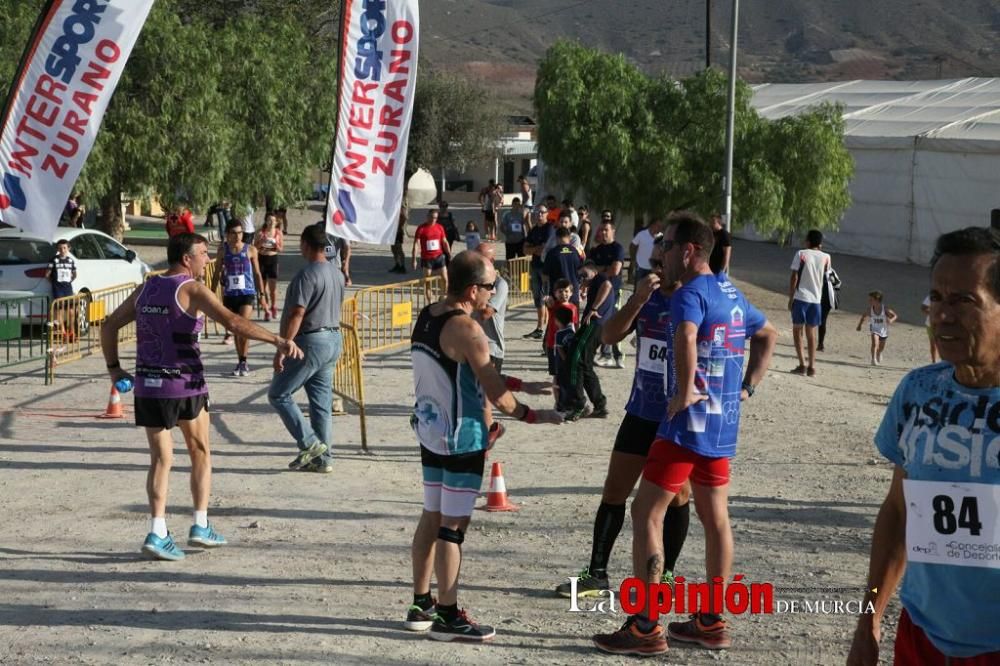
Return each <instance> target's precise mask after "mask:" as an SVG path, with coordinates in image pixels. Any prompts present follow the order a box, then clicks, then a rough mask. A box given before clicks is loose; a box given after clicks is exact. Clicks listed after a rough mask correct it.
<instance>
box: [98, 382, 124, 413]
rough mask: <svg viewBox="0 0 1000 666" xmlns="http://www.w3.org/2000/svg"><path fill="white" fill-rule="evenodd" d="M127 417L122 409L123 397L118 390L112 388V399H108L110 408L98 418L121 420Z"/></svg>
mask: <svg viewBox="0 0 1000 666" xmlns="http://www.w3.org/2000/svg"><path fill="white" fill-rule="evenodd" d="M124 416H125V412H124V410H123V409H122V397H121V395H119V393H118V389H116V388H115V387H114V385H113V384H112V386H111V397H109V398H108V408H107V410H105V412H104V413H103V414H100V415H99V416H98V417H97V418H99V419H120V418H123V417H124Z"/></svg>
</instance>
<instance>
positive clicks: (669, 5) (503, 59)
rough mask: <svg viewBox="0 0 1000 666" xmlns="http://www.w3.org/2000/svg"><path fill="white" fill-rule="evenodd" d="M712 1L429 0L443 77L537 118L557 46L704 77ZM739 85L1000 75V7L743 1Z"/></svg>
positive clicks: (725, 33)
mask: <svg viewBox="0 0 1000 666" xmlns="http://www.w3.org/2000/svg"><path fill="white" fill-rule="evenodd" d="M731 6H732V3H731V1H730V0H712V10H713V11H712V39H711V44H712V61H713V64H717V65H721V66H725V64H726V62H727V61H728V57H729V56H728V53H729V29H730V10H731ZM705 7H706V5H705V0H582V1H581V0H422V2H421V3H420V10H421V33H422V44H421V48H422V51H423V56H424V58H425V59H426V61H427V63H428V64H429V65H430V66H432V67H434V68H446V69H458V70H461V71H464V72H466V73H467V74H469V75H471V76H474V77H475V78H481V79H487V80H492V81H495V82H496V84H497V87H498V89H499V91H500V92H501V94H502V96H503V97H504V99H505V101H506V102H507V104H508V105H509V106H510V107H511V109H512V110H519V111H525V112H528V111H530V109H531V105H530V96H531V91H532V89H533V87H534V73H535V64H536V63H537V62H538V60H539V58H541V57H542V56H543V55H544V53H545V50H546V49H547V48H548V46H549V45H550V44H551V43H552V42H553V41H554V40H555V39H557V38H560V37H567V38H573V39H578V40H579V41H580V42H582V43H583V44H586V45H589V46H594V47H597V48H601V49H605V50H608V51H616V52H621V53H624V54H625V55H626V56H627V57H628V58H629V59H630V60H632V61H633V62H635V63H636V64H637V65H639V66H640V67H642V68H643V69H644V70H646V71H648V72H660V71H666V72H668V73H670V74H672V75H674V76H685V75H687V74H690V73H692V72H694V71H697V70H698V69H700V68H702V67H704V63H705ZM739 52H740V53H739V56H740V74H741V76H743V77H744V78H746V79H748V80H750V81H752V82H760V81H774V82H802V81H820V80H827V81H829V80H843V79H859V78H870V79H881V78H892V79H924V78H928V79H932V78H939V77H941V78H956V77H964V76H1000V3H998V2H996V0H947V1H946V0H906V1H905V2H904V1H903V0H755V1H753V2H749V1H747V0H744V2H742V3H741V4H740V32H739Z"/></svg>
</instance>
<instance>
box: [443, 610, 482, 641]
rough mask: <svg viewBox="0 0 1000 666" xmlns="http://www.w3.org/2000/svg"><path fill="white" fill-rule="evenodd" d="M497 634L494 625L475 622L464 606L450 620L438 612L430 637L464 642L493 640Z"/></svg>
mask: <svg viewBox="0 0 1000 666" xmlns="http://www.w3.org/2000/svg"><path fill="white" fill-rule="evenodd" d="M496 635H497V632H496V631H495V630H494V629H493V627H490V626H487V625H485V624H478V623H477V622H474V621H473V620H472V619H471V618H470V617H469V615H468V613H466V612H465V609H464V608H463V609H462V610H460V611H458V615H456V616H455V618H454V619H452V620H450V621H446V620H445V619H444V618H443V617H441V614H440V613H438V614H436V615H435V616H434V624H432V625H431V633H430V637H431V638H433V639H434V640H436V641H460V642H463V643H482V642H484V641H489V640H493V637H494V636H496Z"/></svg>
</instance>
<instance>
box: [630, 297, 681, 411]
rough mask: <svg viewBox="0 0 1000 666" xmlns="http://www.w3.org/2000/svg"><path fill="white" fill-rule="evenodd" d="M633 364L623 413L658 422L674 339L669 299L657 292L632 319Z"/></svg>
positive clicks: (667, 389) (667, 386) (664, 406)
mask: <svg viewBox="0 0 1000 666" xmlns="http://www.w3.org/2000/svg"><path fill="white" fill-rule="evenodd" d="M634 329H635V338H636V351H637V355H636V362H635V377H634V378H633V380H632V393H631V394H630V395H629V397H628V403H627V404H626V405H625V411H626V412H628V413H629V414H631V415H633V416H638V417H639V418H640V419H645V420H647V421H656V422H657V423H659V422H660V421H662V420H663V419H664V418H666V415H667V396H668V395H670V393H672V390H671V389H672V386H673V375H674V373H673V348H674V339H673V336H672V335H671V332H670V297H669V296H666V295H664V294H663V293H662V292H661V291H659V290H657V291H655V292H654V293H653V295H652V296H650V297H649V301H647V302H646V304H645V305H643V306H642V309H641V310H639V315H638V316H637V317H636V318H635V325H634Z"/></svg>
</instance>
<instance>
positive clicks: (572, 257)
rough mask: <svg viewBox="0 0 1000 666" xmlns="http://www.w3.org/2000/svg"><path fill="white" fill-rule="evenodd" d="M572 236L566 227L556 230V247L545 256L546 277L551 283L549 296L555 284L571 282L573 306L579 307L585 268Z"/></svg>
mask: <svg viewBox="0 0 1000 666" xmlns="http://www.w3.org/2000/svg"><path fill="white" fill-rule="evenodd" d="M572 236H573V234H572V232H570V230H569V229H567V228H566V227H559V228H558V229H556V235H555V239H556V245H555V247H553V248H552V249H551V250H550V251H549V252H548V254H546V255H545V261H544V267H545V277H546V278H547V279H548V281H549V291H550V293H549V295H552V292H553V291H554V289H555V284H556V283H557V282H559V280H561V279H566V280H569V283H570V285H571V286H572V287H573V297H572V301H573V304H574V305H579V304H580V297H579V291H580V277H579V273H580V269H581V268H582V267H583V258H582V257H581V256H580V252H579V251H578V250H577V249H576V248H575V247H573V245H572V241H573V238H572Z"/></svg>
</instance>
